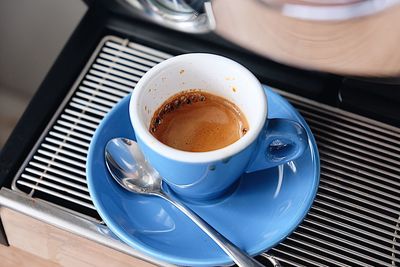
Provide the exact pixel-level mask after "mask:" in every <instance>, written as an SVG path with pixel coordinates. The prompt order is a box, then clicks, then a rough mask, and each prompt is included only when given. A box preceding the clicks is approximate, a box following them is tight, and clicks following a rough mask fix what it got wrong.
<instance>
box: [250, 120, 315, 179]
mask: <svg viewBox="0 0 400 267" xmlns="http://www.w3.org/2000/svg"><path fill="white" fill-rule="evenodd" d="M307 146H308V138H307V132H306V130H305V129H304V128H303V126H301V124H300V123H298V122H295V121H292V120H288V119H269V120H268V121H267V123H266V125H265V126H264V129H263V131H262V133H261V135H260V137H259V139H258V144H257V147H258V149H256V151H255V152H254V154H253V156H252V159H251V160H250V162H249V165H248V166H247V169H246V172H247V173H249V172H255V171H259V170H263V169H268V168H271V167H275V166H278V165H281V164H283V163H286V162H288V161H291V160H294V159H296V158H298V157H299V156H301V154H303V152H304V150H305V149H306V148H307Z"/></svg>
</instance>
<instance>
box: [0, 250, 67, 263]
mask: <svg viewBox="0 0 400 267" xmlns="http://www.w3.org/2000/svg"><path fill="white" fill-rule="evenodd" d="M0 266H1V267H61V265H60V264H57V263H55V262H52V261H49V260H46V259H43V258H40V257H38V256H35V255H33V254H31V253H28V252H26V251H23V250H21V249H18V248H15V247H6V246H2V245H0Z"/></svg>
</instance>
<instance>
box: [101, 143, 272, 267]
mask: <svg viewBox="0 0 400 267" xmlns="http://www.w3.org/2000/svg"><path fill="white" fill-rule="evenodd" d="M105 157H106V165H107V168H108V170H109V171H110V173H111V175H112V177H113V178H114V179H115V180H116V181H117V182H118V183H119V184H120V185H121V186H122V187H123V188H125V189H126V190H129V191H131V192H134V193H138V194H143V195H153V196H159V197H162V198H163V199H165V200H167V201H168V202H170V203H171V204H172V205H174V206H175V207H177V208H178V209H179V210H181V211H182V212H183V213H184V214H186V215H187V216H188V217H189V218H190V219H191V220H192V221H193V222H194V223H196V224H197V226H199V227H200V228H201V229H202V230H203V231H204V232H205V233H206V234H207V235H209V236H210V237H211V238H212V239H213V240H214V241H215V242H216V243H217V244H218V245H219V246H220V247H221V248H222V249H223V250H224V251H225V252H226V254H228V255H229V256H230V257H231V258H232V260H233V261H234V262H235V263H236V264H237V265H238V266H240V267H242V266H246V267H247V266H249V267H251V266H264V265H262V264H261V263H259V262H258V261H256V260H254V259H253V258H251V257H249V256H248V255H246V254H245V253H244V252H243V251H241V250H240V249H239V248H238V247H236V246H235V245H234V244H233V243H231V242H230V241H229V240H228V239H226V238H225V237H224V236H222V235H221V234H220V233H218V232H217V231H216V230H215V229H214V228H213V227H212V226H211V225H209V224H208V223H207V222H206V221H204V220H203V219H202V218H200V217H199V216H198V215H197V214H196V213H194V212H193V211H192V210H191V209H189V208H188V207H186V206H185V205H184V204H183V203H181V202H180V201H179V200H177V199H175V198H173V197H172V196H170V195H168V194H167V193H166V192H164V191H163V189H162V179H161V177H160V175H159V174H158V172H157V171H156V170H155V169H154V168H152V167H151V166H150V165H149V164H148V163H147V161H146V160H145V158H144V156H143V154H142V153H141V151H140V149H139V147H138V145H137V143H136V142H135V141H132V140H129V139H126V138H114V139H112V140H110V141H109V142H108V143H107V145H106V149H105ZM268 259H269V260H270V261H271V263H272V264H273V266H276V267H277V266H280V265H279V263H278V262H277V261H276V260H275V259H274V258H272V257H270V258H268Z"/></svg>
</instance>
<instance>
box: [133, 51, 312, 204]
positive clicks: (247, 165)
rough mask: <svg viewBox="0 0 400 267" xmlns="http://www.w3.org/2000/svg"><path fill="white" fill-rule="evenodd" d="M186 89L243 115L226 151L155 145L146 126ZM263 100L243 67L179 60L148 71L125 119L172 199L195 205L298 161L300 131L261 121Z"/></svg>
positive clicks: (197, 58) (303, 139)
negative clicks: (240, 131)
mask: <svg viewBox="0 0 400 267" xmlns="http://www.w3.org/2000/svg"><path fill="white" fill-rule="evenodd" d="M189 89H200V90H204V91H206V92H209V93H212V94H215V95H219V96H222V97H224V98H225V99H227V100H229V101H231V102H232V103H234V104H236V105H237V106H238V107H239V108H240V110H241V111H242V112H243V113H244V115H245V117H246V119H247V121H248V123H249V129H248V131H247V133H246V134H245V135H244V136H243V137H242V138H240V139H239V140H237V141H236V142H234V143H233V144H230V145H228V146H226V147H223V148H221V149H217V150H212V151H206V152H187V151H182V150H178V149H175V148H172V147H169V146H167V145H165V144H163V143H161V142H160V141H158V140H157V139H156V138H155V137H154V136H153V135H152V134H151V133H150V132H149V126H150V122H151V119H152V117H153V114H154V112H155V111H156V110H157V109H158V108H159V107H160V106H161V105H162V104H163V103H164V101H166V100H167V99H168V98H170V97H171V96H173V95H175V94H177V93H179V92H182V91H185V90H189ZM267 97H268V96H267V95H265V92H264V90H263V88H262V85H261V84H260V82H259V81H258V80H257V78H256V77H255V76H254V75H253V74H252V73H251V72H250V71H249V70H247V69H246V68H245V67H243V66H242V65H240V64H239V63H236V62H235V61H232V60H230V59H227V58H225V57H221V56H217V55H212V54H185V55H181V56H176V57H173V58H170V59H167V60H165V61H163V62H161V63H160V64H158V65H156V66H155V67H153V68H152V69H151V70H149V71H148V72H147V73H146V74H145V75H144V76H143V77H142V78H141V79H140V81H139V82H138V83H137V85H136V87H135V90H134V91H133V93H132V96H131V100H130V106H129V113H130V119H131V123H132V127H133V129H134V130H135V134H136V138H137V142H138V144H139V147H140V149H141V150H142V152H143V154H144V156H145V158H146V160H147V161H148V162H149V163H150V164H151V165H152V166H153V167H154V168H155V169H156V170H157V171H158V172H159V173H160V175H161V177H162V178H163V180H164V181H165V182H166V183H167V184H168V185H169V187H170V188H171V189H172V190H173V191H174V192H175V193H176V194H178V195H180V196H183V197H185V198H191V199H195V200H206V199H212V198H216V197H219V196H221V195H222V194H224V192H226V191H227V190H228V189H229V188H230V187H231V186H232V185H233V184H234V183H235V181H237V180H238V178H239V177H240V176H241V175H242V174H243V173H244V172H254V171H259V170H262V169H266V168H271V167H274V166H277V165H280V164H283V163H285V162H288V161H291V160H294V159H296V158H297V157H299V156H300V155H301V154H302V153H303V151H304V150H305V148H306V147H307V140H308V139H307V134H306V131H305V130H304V129H303V127H302V126H301V125H300V124H298V123H296V122H294V121H290V120H286V119H268V118H267V110H268V104H267Z"/></svg>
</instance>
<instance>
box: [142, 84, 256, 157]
mask: <svg viewBox="0 0 400 267" xmlns="http://www.w3.org/2000/svg"><path fill="white" fill-rule="evenodd" d="M248 130H249V125H248V122H247V119H246V117H245V116H244V114H243V113H242V112H241V110H240V109H239V108H238V107H237V106H236V105H235V104H233V103H232V102H230V101H228V100H226V99H225V98H223V97H220V96H217V95H214V94H211V93H208V92H205V91H201V90H188V91H183V92H181V93H178V94H176V95H174V96H172V97H170V98H169V99H167V100H166V101H165V102H164V103H163V104H162V105H161V106H160V107H159V108H158V109H157V110H156V111H155V112H154V115H153V118H152V120H151V123H150V127H149V131H150V133H151V134H152V135H153V136H154V137H155V138H157V139H158V140H159V141H160V142H162V143H164V144H165V145H168V146H170V147H173V148H176V149H179V150H184V151H190V152H206V151H211V150H216V149H220V148H223V147H226V146H228V145H230V144H232V143H234V142H236V141H237V140H239V139H240V138H241V137H242V136H244V135H245V134H246V132H247V131H248Z"/></svg>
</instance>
